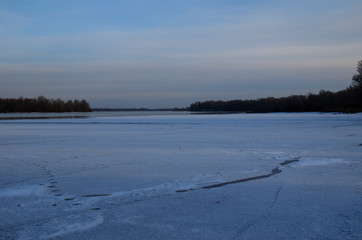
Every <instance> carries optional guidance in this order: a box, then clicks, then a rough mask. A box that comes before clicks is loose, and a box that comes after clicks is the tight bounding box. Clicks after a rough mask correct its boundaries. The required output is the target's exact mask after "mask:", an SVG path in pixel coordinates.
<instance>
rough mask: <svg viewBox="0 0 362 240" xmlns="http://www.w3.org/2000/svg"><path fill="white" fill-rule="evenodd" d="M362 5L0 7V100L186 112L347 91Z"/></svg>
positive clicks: (169, 1)
mask: <svg viewBox="0 0 362 240" xmlns="http://www.w3.org/2000/svg"><path fill="white" fill-rule="evenodd" d="M361 12H362V2H361V1H360V0H345V1H341V0H318V1H315V0H297V1H286V0H284V1H283V0H276V1H271V0H270V1H268V0H258V1H249V0H245V1H240V0H183V1H177V0H152V1H150V0H127V1H126V0H72V1H68V0H53V1H49V0H27V1H25V0H1V1H0V53H1V54H0V86H1V87H0V97H2V98H17V97H20V96H23V97H37V96H40V95H43V96H45V97H47V98H62V99H86V100H87V101H88V102H89V103H90V105H91V106H92V107H147V108H163V107H165V108H167V107H184V106H188V105H189V104H190V103H192V102H195V101H205V100H210V99H213V100H218V99H222V100H231V99H256V98H261V97H268V96H273V97H281V96H288V95H292V94H307V93H308V92H313V93H317V92H318V91H319V90H321V89H324V90H330V91H337V90H340V89H343V88H346V87H348V86H349V85H350V83H351V78H352V76H353V75H354V74H356V64H357V62H358V61H359V60H361V59H362V24H361V22H362V14H361Z"/></svg>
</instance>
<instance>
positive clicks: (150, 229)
mask: <svg viewBox="0 0 362 240" xmlns="http://www.w3.org/2000/svg"><path fill="white" fill-rule="evenodd" d="M361 144H362V115H361V114H353V115H345V114H320V113H308V114H251V115H249V114H230V115H177V116H171V115H170V116H128V117H126V116H123V117H90V118H82V119H39V120H36V119H29V120H25V119H23V120H1V121H0V219H1V221H0V239H360V238H362V230H361V229H362V228H361V226H362V166H361V161H362V147H361ZM215 185H217V186H219V187H215V188H208V186H215Z"/></svg>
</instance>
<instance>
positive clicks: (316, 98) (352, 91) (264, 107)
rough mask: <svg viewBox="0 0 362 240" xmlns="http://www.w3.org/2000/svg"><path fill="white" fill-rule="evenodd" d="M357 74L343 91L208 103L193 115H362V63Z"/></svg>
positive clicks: (194, 108) (192, 107) (193, 107)
mask: <svg viewBox="0 0 362 240" xmlns="http://www.w3.org/2000/svg"><path fill="white" fill-rule="evenodd" d="M357 71H358V74H356V75H354V76H353V78H352V84H351V85H350V86H349V87H348V88H346V89H344V90H341V91H338V92H330V91H324V90H321V91H320V92H319V94H308V95H293V96H289V97H282V98H274V97H268V98H260V99H257V100H232V101H205V102H195V103H193V104H191V105H190V107H189V110H190V111H204V112H205V111H230V112H255V113H265V112H314V111H318V112H345V113H355V112H362V60H361V61H359V63H358V64H357Z"/></svg>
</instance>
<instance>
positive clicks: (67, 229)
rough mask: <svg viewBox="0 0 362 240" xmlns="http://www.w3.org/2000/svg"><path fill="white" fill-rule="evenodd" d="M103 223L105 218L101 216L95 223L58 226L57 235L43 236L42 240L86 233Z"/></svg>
mask: <svg viewBox="0 0 362 240" xmlns="http://www.w3.org/2000/svg"><path fill="white" fill-rule="evenodd" d="M103 221H104V219H103V217H102V216H101V215H98V216H97V217H96V219H94V220H93V221H88V222H80V223H72V224H66V223H65V224H64V225H58V226H57V229H58V230H57V231H56V232H55V233H53V234H50V235H47V236H43V237H42V238H41V239H50V238H55V237H59V236H62V235H66V234H70V233H74V232H80V231H86V230H89V229H91V228H93V227H96V226H98V225H100V224H102V223H103Z"/></svg>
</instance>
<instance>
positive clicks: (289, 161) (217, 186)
mask: <svg viewBox="0 0 362 240" xmlns="http://www.w3.org/2000/svg"><path fill="white" fill-rule="evenodd" d="M299 159H300V157H295V158H293V159H289V160H286V161H284V162H281V163H279V164H280V166H285V165H288V164H291V163H293V162H297V161H299ZM281 172H282V170H280V169H279V167H276V168H273V169H272V170H271V172H270V173H269V174H264V175H259V176H254V177H248V178H242V179H237V180H233V181H229V182H222V183H217V184H212V185H208V186H204V187H201V188H202V189H212V188H219V187H224V186H226V185H230V184H235V183H242V182H248V181H254V180H259V179H263V178H268V177H271V176H274V175H276V174H279V173H281ZM191 190H194V189H181V190H177V191H176V192H179V193H182V192H188V191H191Z"/></svg>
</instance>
